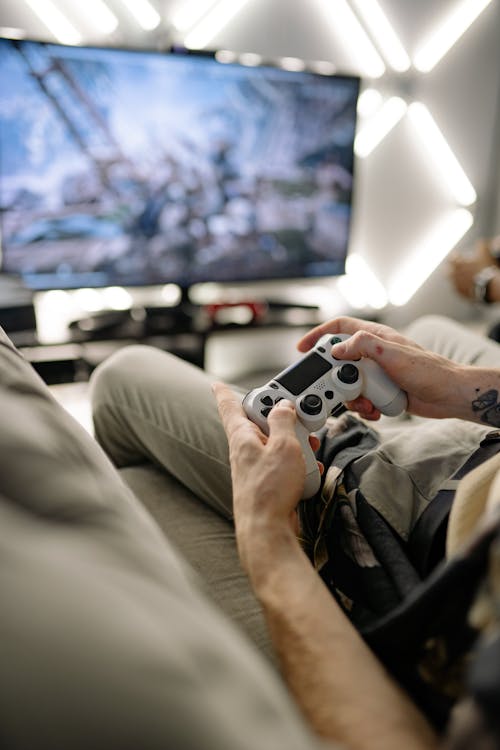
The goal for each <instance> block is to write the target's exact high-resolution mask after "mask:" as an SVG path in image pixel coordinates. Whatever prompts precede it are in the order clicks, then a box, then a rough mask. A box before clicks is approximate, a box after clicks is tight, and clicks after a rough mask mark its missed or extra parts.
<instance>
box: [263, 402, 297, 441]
mask: <svg viewBox="0 0 500 750" xmlns="http://www.w3.org/2000/svg"><path fill="white" fill-rule="evenodd" d="M267 421H268V423H269V442H270V443H271V442H276V441H277V440H279V439H282V438H284V437H291V436H293V437H296V434H295V423H296V421H297V415H296V413H295V406H294V405H293V404H292V402H291V401H288V400H287V399H282V400H281V401H278V403H277V404H276V405H275V406H274V407H273V408H272V409H271V412H270V414H269V416H268V418H267Z"/></svg>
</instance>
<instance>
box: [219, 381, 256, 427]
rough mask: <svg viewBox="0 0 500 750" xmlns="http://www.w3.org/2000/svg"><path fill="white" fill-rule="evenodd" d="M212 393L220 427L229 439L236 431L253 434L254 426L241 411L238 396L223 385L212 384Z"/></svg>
mask: <svg viewBox="0 0 500 750" xmlns="http://www.w3.org/2000/svg"><path fill="white" fill-rule="evenodd" d="M212 391H213V393H214V396H215V400H216V402H217V409H218V410H219V415H220V418H221V420H222V425H223V427H224V430H225V431H226V434H227V436H228V438H229V439H230V438H231V437H232V436H233V435H234V433H235V432H236V430H248V431H249V432H252V433H254V432H255V425H254V424H253V422H250V420H249V419H248V417H247V416H246V414H245V412H244V411H243V407H242V405H241V397H240V396H237V395H236V394H235V393H234V392H233V391H232V390H231V388H229V386H227V385H226V384H225V383H214V384H213V385H212Z"/></svg>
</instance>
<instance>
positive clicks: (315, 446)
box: [309, 435, 321, 453]
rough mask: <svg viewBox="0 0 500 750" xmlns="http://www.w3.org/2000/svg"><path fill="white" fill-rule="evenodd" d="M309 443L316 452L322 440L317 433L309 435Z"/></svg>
mask: <svg viewBox="0 0 500 750" xmlns="http://www.w3.org/2000/svg"><path fill="white" fill-rule="evenodd" d="M309 445H310V446H311V450H312V452H313V453H316V451H317V450H318V448H319V446H320V445H321V440H320V439H319V437H318V436H317V435H309Z"/></svg>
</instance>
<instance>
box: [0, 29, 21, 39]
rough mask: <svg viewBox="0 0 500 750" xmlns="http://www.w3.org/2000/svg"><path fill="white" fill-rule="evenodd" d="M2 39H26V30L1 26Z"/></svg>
mask: <svg viewBox="0 0 500 750" xmlns="http://www.w3.org/2000/svg"><path fill="white" fill-rule="evenodd" d="M0 37H6V38H7V39H26V32H25V30H24V29H16V28H14V27H13V26H0Z"/></svg>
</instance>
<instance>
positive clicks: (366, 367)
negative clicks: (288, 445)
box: [243, 333, 408, 498]
mask: <svg viewBox="0 0 500 750" xmlns="http://www.w3.org/2000/svg"><path fill="white" fill-rule="evenodd" d="M348 338H349V336H348V335H346V334H330V333H328V334H326V335H325V336H322V337H321V338H320V339H319V341H318V342H317V343H316V345H315V346H314V347H313V349H311V351H310V352H308V353H307V354H306V355H305V356H304V357H302V359H300V360H299V361H298V362H296V363H295V364H293V365H291V366H290V367H287V368H286V369H285V370H283V372H280V373H279V375H276V377H275V378H273V379H272V380H270V381H269V382H268V383H266V385H263V386H261V387H260V388H254V389H253V390H252V391H250V392H249V393H247V395H246V396H245V398H244V399H243V408H244V410H245V413H246V414H247V416H248V418H249V419H251V420H252V422H255V424H257V425H258V426H259V427H260V428H261V430H262V431H263V432H265V433H266V434H267V433H268V432H269V427H268V424H267V417H268V414H269V412H270V411H271V409H272V407H273V406H274V404H276V403H277V402H278V401H281V399H284V398H286V399H288V400H289V401H292V402H293V403H294V404H295V410H296V412H297V423H296V433H297V437H298V439H299V442H300V444H301V446H302V452H303V454H304V458H305V462H306V481H305V485H304V493H303V498H308V497H312V496H313V495H315V494H316V492H317V491H318V489H319V487H320V484H321V477H320V473H319V469H318V464H317V461H316V457H315V455H314V453H313V451H312V448H311V446H310V445H309V434H310V433H311V432H316V430H319V429H320V428H321V427H323V425H324V424H325V421H326V418H327V417H328V416H330V415H332V414H335V412H336V411H337V410H339V408H341V407H342V406H343V404H344V402H345V401H352V400H353V399H355V398H357V397H358V396H360V395H363V396H365V397H366V398H367V399H369V400H370V401H371V402H372V403H373V405H374V406H376V408H377V409H379V411H381V412H382V414H386V415H387V416H390V417H396V416H397V415H398V414H401V413H402V412H403V411H405V409H406V407H407V405H408V399H407V397H406V393H405V392H404V391H402V390H401V389H400V388H399V387H398V386H397V385H395V383H393V382H392V380H391V379H390V378H389V377H388V376H387V375H386V374H385V372H384V371H383V370H382V369H381V368H380V367H379V365H378V364H377V363H376V362H374V361H373V360H372V359H368V358H366V357H363V358H362V359H360V360H357V361H353V360H341V359H335V357H332V355H331V353H330V352H331V348H332V346H333V345H334V344H338V343H339V342H340V341H345V339H348Z"/></svg>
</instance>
